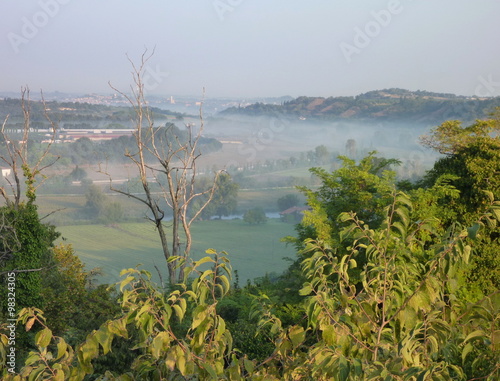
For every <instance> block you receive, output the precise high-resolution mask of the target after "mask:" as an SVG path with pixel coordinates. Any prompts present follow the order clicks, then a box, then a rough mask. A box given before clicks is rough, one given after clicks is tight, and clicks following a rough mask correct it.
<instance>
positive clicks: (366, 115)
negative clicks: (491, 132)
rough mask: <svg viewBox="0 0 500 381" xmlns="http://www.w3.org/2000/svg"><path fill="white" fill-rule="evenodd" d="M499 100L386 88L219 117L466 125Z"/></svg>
mask: <svg viewBox="0 0 500 381" xmlns="http://www.w3.org/2000/svg"><path fill="white" fill-rule="evenodd" d="M498 106H500V98H498V97H497V98H478V97H476V98H475V97H464V96H457V95H453V94H440V93H432V92H428V91H408V90H403V89H387V90H377V91H370V92H368V93H364V94H360V95H358V96H355V97H329V98H323V97H305V96H304V97H298V98H296V99H294V100H291V101H287V102H284V103H283V104H281V105H272V104H264V103H256V104H252V105H250V106H246V107H231V108H228V109H227V110H224V111H223V112H221V114H222V115H229V114H237V115H251V116H259V115H274V116H276V115H285V116H290V117H296V118H313V119H317V120H378V121H406V122H410V121H412V122H419V123H432V124H439V123H442V122H444V121H445V120H450V119H457V120H463V121H464V122H466V123H469V122H473V121H474V120H476V119H481V118H485V117H487V116H488V113H490V112H491V111H492V110H493V109H494V108H495V107H498Z"/></svg>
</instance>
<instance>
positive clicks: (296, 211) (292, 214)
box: [280, 206, 310, 222]
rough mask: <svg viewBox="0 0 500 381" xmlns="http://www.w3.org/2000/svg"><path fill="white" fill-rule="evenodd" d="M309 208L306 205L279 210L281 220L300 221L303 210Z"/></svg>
mask: <svg viewBox="0 0 500 381" xmlns="http://www.w3.org/2000/svg"><path fill="white" fill-rule="evenodd" d="M306 210H310V208H309V207H308V206H292V207H291V208H288V209H286V210H284V211H282V212H280V218H281V221H286V222H300V221H302V218H303V217H304V212H305V211H306Z"/></svg>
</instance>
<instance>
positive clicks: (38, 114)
mask: <svg viewBox="0 0 500 381" xmlns="http://www.w3.org/2000/svg"><path fill="white" fill-rule="evenodd" d="M45 107H46V110H47V112H48V115H49V116H50V118H51V120H52V121H54V122H56V123H57V124H58V125H59V127H63V128H66V129H71V128H105V127H106V126H110V127H112V128H132V126H133V120H134V119H135V112H134V109H133V108H132V107H123V106H111V105H100V104H90V103H80V102H57V101H47V102H45ZM29 108H30V111H31V112H30V119H31V126H32V127H34V128H48V127H49V122H48V121H47V119H46V117H45V115H44V104H43V103H42V102H41V101H38V100H31V101H30V102H29ZM151 111H152V112H153V115H154V117H155V120H157V121H164V120H166V119H167V118H168V117H170V118H174V117H177V118H180V119H182V118H183V117H184V116H186V115H185V114H182V113H179V112H173V111H168V110H162V109H159V108H156V107H151ZM7 115H8V116H9V119H8V122H7V127H16V128H21V127H22V125H23V123H24V114H23V110H22V108H21V99H17V98H3V99H0V123H1V122H3V120H4V118H5V117H6V116H7Z"/></svg>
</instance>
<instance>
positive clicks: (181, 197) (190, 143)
mask: <svg viewBox="0 0 500 381" xmlns="http://www.w3.org/2000/svg"><path fill="white" fill-rule="evenodd" d="M153 53H154V52H153ZM153 53H152V54H149V55H148V54H147V51H146V52H144V53H143V55H142V57H141V61H140V64H139V65H135V64H134V62H132V60H131V59H130V58H128V59H129V61H130V63H131V65H132V68H133V70H132V77H133V85H132V86H131V95H128V94H126V93H124V92H122V91H120V90H118V89H116V88H115V87H113V86H112V85H111V84H110V87H111V88H112V89H113V90H114V91H116V92H117V93H119V94H121V95H122V96H123V97H125V98H126V99H127V100H128V102H129V103H130V105H131V106H132V107H133V109H134V111H135V121H134V125H135V131H134V133H133V136H134V138H135V142H136V151H135V152H126V153H125V156H126V157H128V158H129V159H130V160H131V161H132V162H133V163H134V164H135V167H136V168H137V170H138V174H139V179H140V183H141V185H142V188H143V189H144V196H139V195H137V194H133V193H132V192H129V191H124V190H121V189H118V188H115V187H114V186H113V183H112V179H111V176H110V175H109V174H108V173H106V171H105V170H104V171H103V170H101V172H102V173H106V174H107V175H108V176H109V179H110V189H111V190H113V191H115V192H117V193H120V194H122V195H125V196H127V197H130V198H133V199H135V200H137V201H139V202H141V203H143V204H144V205H146V207H147V209H148V211H149V212H150V213H151V215H152V217H150V220H151V221H152V222H153V223H154V224H155V226H156V229H157V231H158V235H159V237H160V241H161V246H162V250H163V254H164V257H165V260H166V262H167V269H168V275H169V281H170V283H171V284H174V283H176V282H177V281H179V280H181V279H182V278H183V274H184V268H185V267H186V265H187V261H188V259H189V255H190V252H191V248H192V242H193V238H192V234H191V225H192V223H193V221H195V220H196V219H197V218H198V216H199V215H200V213H201V212H202V211H203V209H204V208H205V207H206V206H207V205H208V204H209V203H210V201H211V200H212V198H213V195H214V192H215V190H216V183H217V178H218V176H219V174H220V172H216V173H215V174H214V180H213V183H212V185H211V186H210V187H208V188H207V189H204V190H202V191H197V190H196V189H195V179H196V175H197V161H198V159H199V158H200V156H201V152H200V149H199V141H200V138H201V136H202V132H203V127H204V123H203V113H202V106H200V114H199V120H200V127H199V128H198V129H197V130H196V131H194V128H193V126H192V125H189V124H187V125H186V133H185V134H181V133H179V131H177V130H176V129H175V127H174V126H173V125H171V126H165V127H158V126H155V124H154V120H153V113H152V111H151V109H150V108H149V106H148V102H147V101H146V99H145V92H144V82H143V75H144V71H145V69H146V65H147V62H148V60H149V59H150V58H151V57H152V55H153ZM202 104H203V102H202ZM151 158H152V159H151ZM153 188H156V189H159V191H154V189H153ZM195 199H200V200H201V199H203V201H202V202H201V204H200V206H199V208H198V210H197V211H196V212H194V213H191V215H190V214H189V213H190V212H192V211H190V210H189V207H190V205H192V203H193V201H194V200H195ZM163 201H164V202H165V203H166V205H167V206H168V208H169V209H170V210H171V212H172V221H169V222H168V227H167V226H166V224H167V223H166V222H165V221H164V217H165V215H166V210H165V207H163V206H162V202H163ZM167 230H168V231H169V233H171V234H168V233H167Z"/></svg>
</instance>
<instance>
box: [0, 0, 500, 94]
mask: <svg viewBox="0 0 500 381" xmlns="http://www.w3.org/2000/svg"><path fill="white" fill-rule="evenodd" d="M499 16H500V1H498V0H478V1H471V0H437V1H436V0H413V1H412V0H382V1H379V0H307V1H306V0H176V1H174V0H141V1H138V0H37V1H27V0H26V1H25V0H23V1H20V0H0V39H1V42H0V91H18V90H19V88H20V87H21V86H22V85H26V84H27V85H29V87H30V88H31V89H32V91H34V90H36V91H38V90H39V89H43V90H44V91H46V92H50V91H56V90H57V91H63V92H77V93H85V92H104V93H109V92H111V90H110V88H109V86H108V81H111V82H112V83H113V84H114V85H116V86H117V87H119V88H123V89H125V90H126V89H128V84H129V83H130V80H131V78H130V70H131V67H130V63H129V62H128V61H127V58H126V54H128V55H129V57H130V58H131V59H132V60H134V61H135V62H138V60H139V59H140V56H141V53H142V52H143V51H144V49H145V48H148V49H149V51H151V50H152V49H153V48H155V54H154V56H153V57H152V58H151V59H150V61H149V63H148V67H147V74H146V79H147V81H148V83H147V85H148V91H150V92H151V93H158V94H166V95H170V94H178V95H198V94H201V92H202V88H203V87H205V88H206V94H207V96H208V97H218V96H231V97H253V96H281V95H291V96H294V97H296V96H300V95H307V96H338V95H356V94H359V93H362V92H366V91H370V90H375V89H383V88H390V87H400V88H405V89H410V90H419V89H420V90H429V91H437V92H451V93H456V94H462V95H474V94H477V95H481V96H492V95H494V96H498V95H500V49H499V47H500V46H499V45H500V41H499V36H500V22H499Z"/></svg>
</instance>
